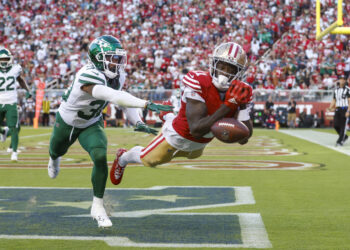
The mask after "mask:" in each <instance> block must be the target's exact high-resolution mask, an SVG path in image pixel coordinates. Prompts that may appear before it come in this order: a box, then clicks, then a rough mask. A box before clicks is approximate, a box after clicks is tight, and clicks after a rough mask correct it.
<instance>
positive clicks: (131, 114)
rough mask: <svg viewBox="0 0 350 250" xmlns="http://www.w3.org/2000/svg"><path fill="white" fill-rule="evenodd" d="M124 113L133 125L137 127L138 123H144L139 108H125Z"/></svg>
mask: <svg viewBox="0 0 350 250" xmlns="http://www.w3.org/2000/svg"><path fill="white" fill-rule="evenodd" d="M123 112H124V114H125V116H126V118H127V119H128V120H129V121H130V122H131V123H132V124H133V125H136V123H137V122H142V123H143V121H142V119H141V117H140V113H139V110H138V108H123Z"/></svg>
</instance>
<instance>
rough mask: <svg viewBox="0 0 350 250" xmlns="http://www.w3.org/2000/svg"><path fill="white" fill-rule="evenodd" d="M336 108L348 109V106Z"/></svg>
mask: <svg viewBox="0 0 350 250" xmlns="http://www.w3.org/2000/svg"><path fill="white" fill-rule="evenodd" d="M337 109H348V107H347V106H345V107H337Z"/></svg>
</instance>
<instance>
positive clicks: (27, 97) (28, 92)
mask: <svg viewBox="0 0 350 250" xmlns="http://www.w3.org/2000/svg"><path fill="white" fill-rule="evenodd" d="M31 97H33V94H32V93H31V92H30V91H27V92H26V99H29V98H31Z"/></svg>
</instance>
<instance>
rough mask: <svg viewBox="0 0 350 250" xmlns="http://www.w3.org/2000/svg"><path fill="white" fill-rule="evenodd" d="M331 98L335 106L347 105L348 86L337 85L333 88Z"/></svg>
mask: <svg viewBox="0 0 350 250" xmlns="http://www.w3.org/2000/svg"><path fill="white" fill-rule="evenodd" d="M333 98H334V99H335V106H336V107H337V108H339V107H348V105H349V103H348V98H350V88H349V87H348V86H344V87H343V88H341V87H339V86H337V87H336V89H335V90H334V95H333Z"/></svg>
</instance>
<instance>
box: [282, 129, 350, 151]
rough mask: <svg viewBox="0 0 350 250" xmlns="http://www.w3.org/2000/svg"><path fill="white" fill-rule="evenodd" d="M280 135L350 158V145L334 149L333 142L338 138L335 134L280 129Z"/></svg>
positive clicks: (346, 144)
mask: <svg viewBox="0 0 350 250" xmlns="http://www.w3.org/2000/svg"><path fill="white" fill-rule="evenodd" d="M279 131H280V132H281V133H284V134H286V135H290V136H294V137H297V138H299V139H303V140H305V141H309V142H313V143H316V144H318V145H321V146H323V147H326V148H329V149H332V150H335V151H337V152H340V153H342V154H345V155H349V156H350V143H349V142H347V143H345V145H344V146H343V147H335V142H336V140H337V139H338V136H337V135H335V134H330V133H325V132H318V131H314V130H309V129H308V130H304V129H302V130H300V129H292V130H286V129H280V130H279Z"/></svg>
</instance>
